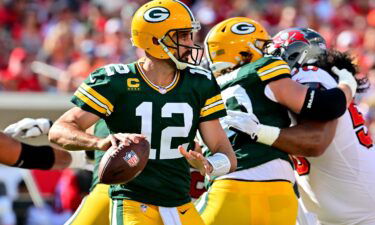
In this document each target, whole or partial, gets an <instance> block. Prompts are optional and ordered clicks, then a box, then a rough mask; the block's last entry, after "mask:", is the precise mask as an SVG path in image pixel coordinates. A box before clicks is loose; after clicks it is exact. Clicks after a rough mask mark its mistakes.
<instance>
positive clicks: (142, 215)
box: [111, 200, 204, 225]
mask: <svg viewBox="0 0 375 225" xmlns="http://www.w3.org/2000/svg"><path fill="white" fill-rule="evenodd" d="M176 209H177V211H175V219H177V220H179V221H180V223H181V224H182V225H204V224H203V221H202V218H201V217H200V215H199V213H198V211H197V210H196V208H195V207H194V204H193V203H191V202H189V203H187V204H184V205H181V206H178V207H176ZM167 217H168V219H172V217H173V216H167ZM124 224H125V225H163V224H164V223H163V220H162V218H161V214H160V212H159V207H158V206H155V205H151V204H144V203H141V202H136V201H132V200H112V207H111V225H124Z"/></svg>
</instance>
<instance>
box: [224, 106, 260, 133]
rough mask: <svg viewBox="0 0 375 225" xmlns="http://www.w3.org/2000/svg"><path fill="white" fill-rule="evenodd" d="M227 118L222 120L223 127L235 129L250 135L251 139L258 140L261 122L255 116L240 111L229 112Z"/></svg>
mask: <svg viewBox="0 0 375 225" xmlns="http://www.w3.org/2000/svg"><path fill="white" fill-rule="evenodd" d="M227 114H228V115H227V116H226V117H224V119H223V120H222V125H225V126H226V127H229V129H230V128H235V129H237V130H239V131H241V132H244V133H246V134H248V135H249V136H250V137H251V139H253V140H256V139H257V136H258V132H259V130H260V127H259V120H258V118H257V117H256V116H255V115H254V114H249V113H245V112H240V111H233V110H227Z"/></svg>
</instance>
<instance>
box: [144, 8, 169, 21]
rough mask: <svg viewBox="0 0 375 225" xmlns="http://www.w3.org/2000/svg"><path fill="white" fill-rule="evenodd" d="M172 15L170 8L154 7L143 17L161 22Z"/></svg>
mask: <svg viewBox="0 0 375 225" xmlns="http://www.w3.org/2000/svg"><path fill="white" fill-rule="evenodd" d="M169 16H170V12H169V10H168V9H166V8H164V7H154V8H151V9H149V10H147V11H146V12H145V14H144V15H143V18H144V19H145V20H146V21H147V22H150V23H159V22H162V21H164V20H166V19H167V18H168V17H169Z"/></svg>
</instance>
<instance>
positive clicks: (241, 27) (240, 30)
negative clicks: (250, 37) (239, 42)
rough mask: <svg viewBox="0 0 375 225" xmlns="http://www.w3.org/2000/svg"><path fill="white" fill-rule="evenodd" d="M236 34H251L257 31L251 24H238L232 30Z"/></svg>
mask: <svg viewBox="0 0 375 225" xmlns="http://www.w3.org/2000/svg"><path fill="white" fill-rule="evenodd" d="M230 30H231V31H232V32H233V33H235V34H251V33H253V32H254V31H255V26H254V25H253V24H251V23H246V22H242V23H236V24H234V25H233V26H232V27H231V29H230Z"/></svg>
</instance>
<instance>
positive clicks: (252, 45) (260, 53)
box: [249, 42, 263, 55]
mask: <svg viewBox="0 0 375 225" xmlns="http://www.w3.org/2000/svg"><path fill="white" fill-rule="evenodd" d="M249 47H250V48H252V49H253V50H254V51H256V52H258V53H259V55H263V52H262V51H261V50H259V49H258V48H257V47H255V46H254V44H253V43H251V42H249Z"/></svg>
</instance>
